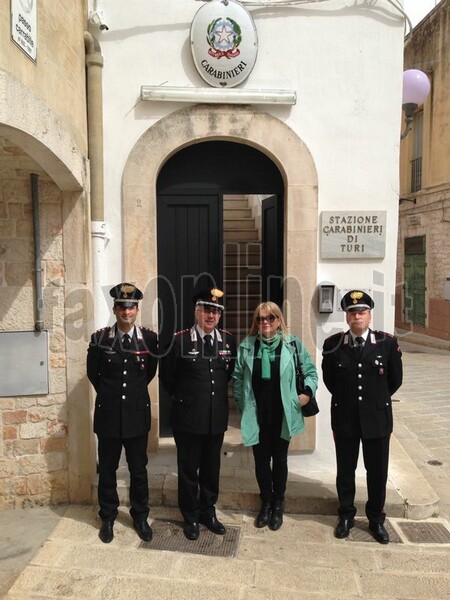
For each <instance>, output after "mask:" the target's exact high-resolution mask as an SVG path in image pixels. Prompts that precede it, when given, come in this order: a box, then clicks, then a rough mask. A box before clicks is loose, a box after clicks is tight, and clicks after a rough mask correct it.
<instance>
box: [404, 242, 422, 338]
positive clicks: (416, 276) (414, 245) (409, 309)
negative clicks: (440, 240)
mask: <svg viewBox="0 0 450 600" xmlns="http://www.w3.org/2000/svg"><path fill="white" fill-rule="evenodd" d="M404 269H405V285H404V296H405V297H404V313H405V322H407V323H414V324H415V325H420V326H421V327H425V319H426V310H425V292H426V286H425V277H426V254H425V236H416V237H412V238H406V239H405V263H404Z"/></svg>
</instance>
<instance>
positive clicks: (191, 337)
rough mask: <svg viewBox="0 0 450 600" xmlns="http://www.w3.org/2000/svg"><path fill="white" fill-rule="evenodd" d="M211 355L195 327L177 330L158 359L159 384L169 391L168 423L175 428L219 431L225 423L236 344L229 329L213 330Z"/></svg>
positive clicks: (209, 431)
mask: <svg viewBox="0 0 450 600" xmlns="http://www.w3.org/2000/svg"><path fill="white" fill-rule="evenodd" d="M213 337H214V346H213V355H212V356H211V357H207V356H204V355H203V353H204V343H203V341H202V339H201V337H200V336H199V334H198V332H197V330H196V328H195V327H192V329H185V330H184V331H180V332H178V333H176V334H175V335H174V337H173V339H172V342H171V347H170V350H169V352H168V354H167V355H166V356H165V357H164V358H163V359H162V360H161V369H160V373H161V379H162V384H163V386H164V387H165V389H166V390H167V391H168V393H169V395H170V403H171V406H170V425H171V427H172V428H173V429H174V430H176V431H183V432H185V433H195V434H203V435H218V434H220V433H223V432H224V431H226V429H227V426H228V382H229V380H230V378H231V373H232V372H233V369H234V362H235V358H236V344H235V341H234V337H233V336H232V335H231V333H228V332H227V331H224V330H222V329H215V330H214V332H213Z"/></svg>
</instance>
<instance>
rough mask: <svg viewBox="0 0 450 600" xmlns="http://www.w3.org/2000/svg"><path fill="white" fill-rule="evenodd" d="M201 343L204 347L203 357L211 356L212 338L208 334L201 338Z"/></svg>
mask: <svg viewBox="0 0 450 600" xmlns="http://www.w3.org/2000/svg"><path fill="white" fill-rule="evenodd" d="M203 343H204V345H205V347H204V350H205V356H211V355H212V337H211V336H210V335H209V334H207V335H205V337H204V338H203Z"/></svg>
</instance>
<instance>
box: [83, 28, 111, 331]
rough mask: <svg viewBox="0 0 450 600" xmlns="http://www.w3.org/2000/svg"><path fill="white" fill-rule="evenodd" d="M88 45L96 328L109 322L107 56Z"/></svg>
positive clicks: (87, 38) (91, 41) (87, 41)
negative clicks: (104, 289) (105, 144)
mask: <svg viewBox="0 0 450 600" xmlns="http://www.w3.org/2000/svg"><path fill="white" fill-rule="evenodd" d="M84 45H85V49H86V78H87V118H88V143H89V162H90V188H91V239H92V278H93V294H94V324H95V326H96V327H100V326H101V324H102V323H103V322H104V321H105V316H104V312H105V311H104V310H102V308H105V307H106V304H105V299H104V297H103V293H102V276H103V274H104V273H105V272H106V257H105V248H106V244H107V243H108V239H109V238H108V235H107V227H106V223H105V221H104V205H103V199H104V188H103V91H102V86H103V80H102V69H103V56H102V54H101V48H100V44H99V43H98V41H97V40H96V39H95V38H94V37H93V36H92V35H91V34H90V33H89V32H87V31H85V32H84ZM107 314H108V313H107ZM106 318H107V317H106Z"/></svg>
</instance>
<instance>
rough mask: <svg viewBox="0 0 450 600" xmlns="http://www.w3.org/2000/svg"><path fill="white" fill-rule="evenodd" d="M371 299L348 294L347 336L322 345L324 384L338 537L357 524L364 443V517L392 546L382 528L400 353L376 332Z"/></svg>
mask: <svg viewBox="0 0 450 600" xmlns="http://www.w3.org/2000/svg"><path fill="white" fill-rule="evenodd" d="M373 306H374V302H373V300H372V298H371V297H370V296H369V295H368V294H366V293H365V292H363V291H361V290H352V291H350V292H348V293H347V294H345V296H344V297H343V298H342V301H341V307H342V309H343V310H344V311H345V314H346V320H347V324H348V325H349V327H350V330H349V331H346V332H345V333H340V334H336V335H333V336H331V337H329V338H328V339H327V340H325V343H324V346H323V361H322V370H323V380H324V383H325V385H326V386H327V388H328V390H329V391H330V392H331V395H332V396H331V427H332V429H333V434H334V441H335V447H336V462H337V477H336V486H337V493H338V498H339V510H338V513H339V522H338V524H337V527H336V529H335V536H336V537H337V538H346V537H347V536H348V535H349V533H350V529H351V528H352V527H353V525H354V517H355V514H356V508H355V505H354V499H355V471H356V467H357V463H358V454H359V446H360V442H362V449H363V457H364V465H365V468H366V471H367V493H368V500H367V503H366V516H367V518H368V519H369V529H370V531H371V532H372V535H373V536H374V538H375V539H376V540H377V541H378V542H380V543H381V544H387V543H388V542H389V535H388V533H387V531H386V529H385V527H384V525H383V523H384V520H385V517H386V515H385V513H384V503H385V498H386V482H387V475H388V462H389V438H390V435H391V433H392V400H391V397H392V395H393V394H394V393H395V392H396V391H397V390H398V388H399V387H400V386H401V384H402V359H401V356H402V353H401V351H400V348H399V345H398V343H397V340H396V338H395V337H394V336H392V335H389V334H388V333H384V332H383V331H372V330H371V329H370V328H369V325H370V322H371V310H372V308H373Z"/></svg>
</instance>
